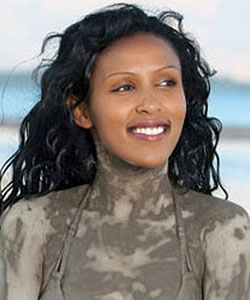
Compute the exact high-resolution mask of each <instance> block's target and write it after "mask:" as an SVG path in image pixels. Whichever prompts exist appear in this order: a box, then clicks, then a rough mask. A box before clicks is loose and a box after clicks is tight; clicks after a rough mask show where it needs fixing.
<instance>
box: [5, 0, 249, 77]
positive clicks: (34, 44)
mask: <svg viewBox="0 0 250 300" xmlns="http://www.w3.org/2000/svg"><path fill="white" fill-rule="evenodd" d="M118 2H120V1H115V0H112V1H111V0H71V1H69V0H23V1H20V0H0V43H1V47H0V72H1V71H7V72H8V71H11V70H12V69H13V68H14V69H15V72H18V71H22V70H26V69H33V68H35V67H36V65H37V64H38V63H39V59H38V58H37V56H38V55H39V52H40V48H41V44H42V41H43V39H44V38H45V36H46V35H47V34H48V33H50V32H62V31H63V30H64V29H65V28H66V27H67V26H69V25H70V24H72V23H73V22H75V21H77V20H79V19H81V18H82V17H83V16H84V15H86V14H87V13H90V12H92V11H94V10H96V9H99V8H101V7H103V6H105V5H108V4H113V3H118ZM123 2H126V3H134V4H138V5H141V6H142V7H143V8H146V9H148V10H151V11H153V12H157V11H162V10H164V9H165V10H167V9H173V10H176V11H178V12H180V13H181V14H183V16H184V28H185V29H186V31H187V32H189V33H191V34H192V36H194V37H195V38H196V40H197V41H198V43H199V45H200V47H201V49H202V55H203V57H205V59H206V60H208V62H209V63H210V65H211V67H212V68H214V69H216V70H217V72H218V76H221V77H228V78H230V79H233V80H235V81H239V82H249V83H250V34H249V29H250V1H249V0H238V1H234V0H150V1H149V0H137V1H136V0H134V1H133V0H131V1H123Z"/></svg>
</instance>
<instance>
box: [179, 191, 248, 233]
mask: <svg viewBox="0 0 250 300" xmlns="http://www.w3.org/2000/svg"><path fill="white" fill-rule="evenodd" d="M176 196H177V197H178V200H179V203H180V205H181V207H182V210H183V211H184V214H185V211H188V212H189V214H190V215H192V216H193V219H194V220H196V223H199V224H200V226H201V227H207V226H209V225H211V224H215V223H216V224H221V225H223V224H224V225H228V224H229V223H231V224H239V225H240V224H242V225H243V224H245V225H246V224H249V216H248V214H247V212H246V211H245V209H244V208H242V207H241V206H240V205H238V204H236V203H233V202H230V201H227V200H223V199H221V198H218V197H214V196H211V195H206V194H203V193H198V192H195V191H192V190H190V191H187V192H183V193H182V192H179V191H177V192H176Z"/></svg>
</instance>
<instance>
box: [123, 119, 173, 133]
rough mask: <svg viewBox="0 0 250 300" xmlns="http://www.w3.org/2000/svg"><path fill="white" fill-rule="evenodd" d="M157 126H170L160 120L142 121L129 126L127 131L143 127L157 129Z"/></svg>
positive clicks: (168, 123)
mask: <svg viewBox="0 0 250 300" xmlns="http://www.w3.org/2000/svg"><path fill="white" fill-rule="evenodd" d="M158 126H166V127H169V126H170V122H169V121H161V120H144V121H139V122H136V123H132V124H130V125H129V126H128V127H127V129H128V130H129V131H130V130H132V129H133V128H143V127H158Z"/></svg>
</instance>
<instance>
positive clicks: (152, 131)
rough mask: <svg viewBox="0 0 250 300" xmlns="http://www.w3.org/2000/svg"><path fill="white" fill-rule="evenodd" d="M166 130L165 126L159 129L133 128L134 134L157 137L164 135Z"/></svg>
mask: <svg viewBox="0 0 250 300" xmlns="http://www.w3.org/2000/svg"><path fill="white" fill-rule="evenodd" d="M164 130H165V127H164V126H157V127H146V128H145V127H143V128H133V129H132V132H134V133H139V134H145V135H157V134H161V133H163V132H164Z"/></svg>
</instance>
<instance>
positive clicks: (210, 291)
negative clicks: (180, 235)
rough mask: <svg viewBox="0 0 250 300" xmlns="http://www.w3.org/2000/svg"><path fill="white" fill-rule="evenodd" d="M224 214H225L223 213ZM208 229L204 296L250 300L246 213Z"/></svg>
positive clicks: (249, 231) (249, 226)
mask: <svg viewBox="0 0 250 300" xmlns="http://www.w3.org/2000/svg"><path fill="white" fill-rule="evenodd" d="M222 213H223V212H222ZM224 213H225V215H224V221H223V222H219V221H215V222H214V223H211V224H210V228H206V230H205V232H204V237H203V242H204V251H205V274H204V295H205V299H206V300H224V299H227V300H235V299H237V300H247V299H249V298H248V295H249V296H250V294H249V293H250V287H249V285H250V222H249V217H248V216H247V214H246V213H245V211H244V210H243V209H239V208H238V209H237V213H235V215H234V216H233V217H232V216H231V217H230V218H226V217H225V216H226V212H224Z"/></svg>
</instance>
